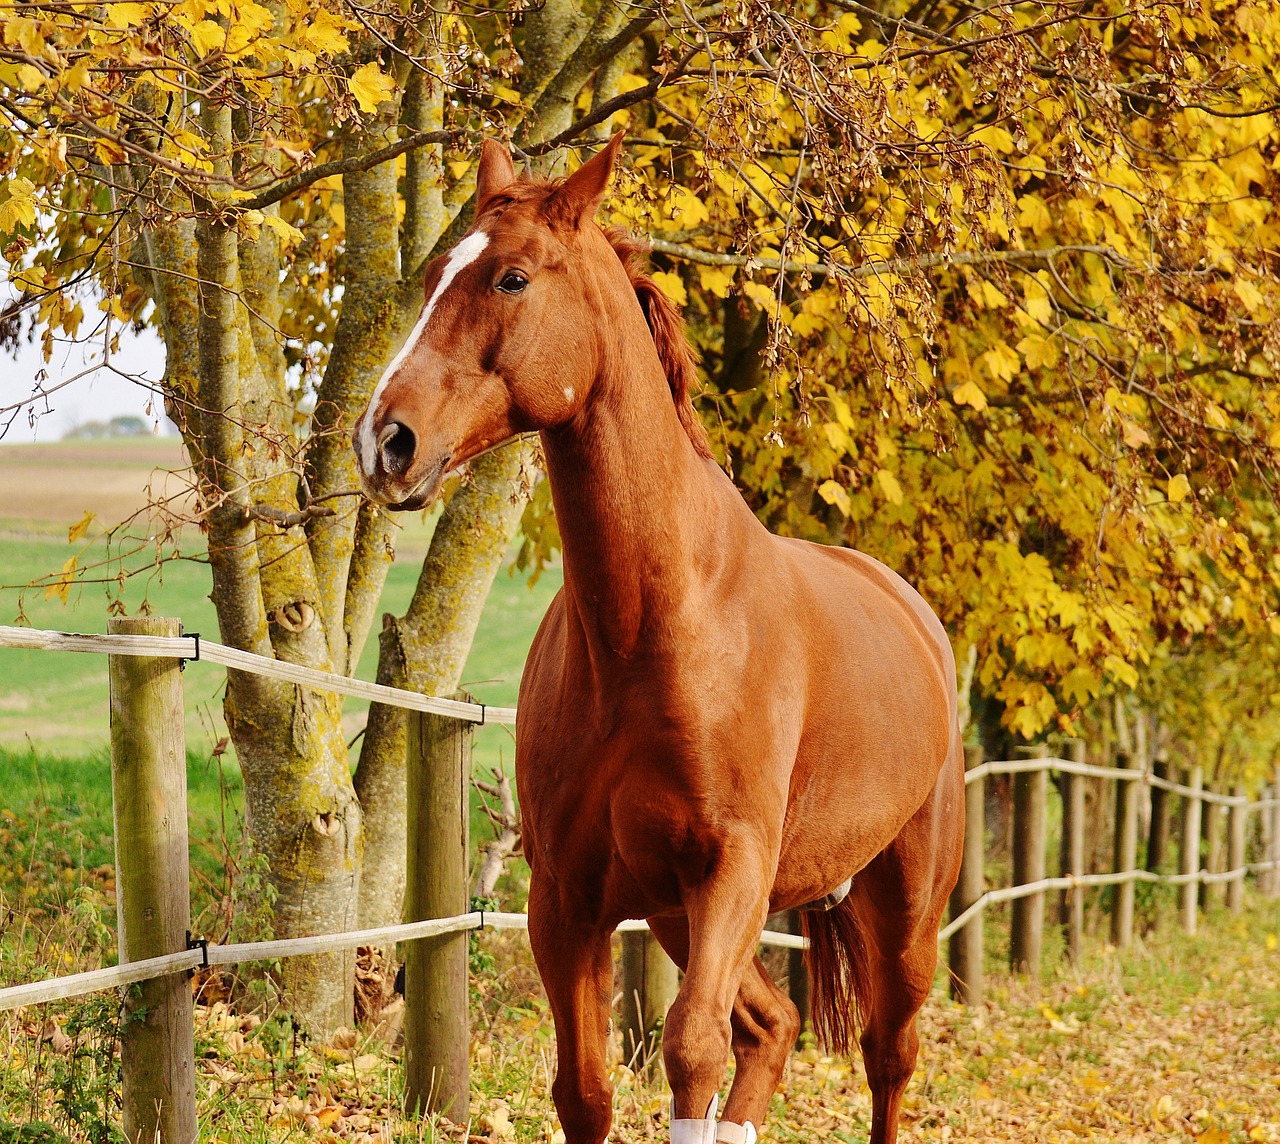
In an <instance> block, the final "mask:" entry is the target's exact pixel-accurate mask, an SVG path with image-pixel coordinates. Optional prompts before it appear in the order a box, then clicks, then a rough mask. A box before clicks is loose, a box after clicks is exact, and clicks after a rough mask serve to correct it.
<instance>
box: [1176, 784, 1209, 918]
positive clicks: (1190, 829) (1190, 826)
mask: <svg viewBox="0 0 1280 1144" xmlns="http://www.w3.org/2000/svg"><path fill="white" fill-rule="evenodd" d="M1187 786H1189V787H1190V788H1191V789H1192V791H1193V792H1194V793H1193V794H1192V795H1190V796H1188V797H1187V798H1185V799H1184V800H1183V804H1182V861H1181V872H1182V874H1183V875H1184V876H1186V875H1193V874H1196V873H1198V872H1199V870H1200V790H1201V788H1202V787H1203V786H1204V770H1203V768H1201V767H1198V766H1197V767H1192V768H1191V770H1190V771H1189V773H1188V774H1187ZM1199 904H1200V885H1199V882H1197V881H1192V880H1190V879H1188V881H1186V882H1184V883H1183V884H1182V929H1183V932H1184V933H1188V934H1194V933H1195V932H1196V910H1197V908H1198V907H1199Z"/></svg>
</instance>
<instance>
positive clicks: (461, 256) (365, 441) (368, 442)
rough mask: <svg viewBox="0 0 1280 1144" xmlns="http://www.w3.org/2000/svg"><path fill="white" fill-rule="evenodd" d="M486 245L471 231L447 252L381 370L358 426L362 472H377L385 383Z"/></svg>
mask: <svg viewBox="0 0 1280 1144" xmlns="http://www.w3.org/2000/svg"><path fill="white" fill-rule="evenodd" d="M488 245H489V236H488V235H487V234H485V233H484V231H482V230H477V231H474V232H473V233H471V234H469V235H467V237H466V238H464V239H463V240H462V241H461V242H460V243H458V245H457V246H455V247H454V248H453V249H452V250H451V251H449V257H448V259H447V261H446V262H445V264H444V272H443V273H442V274H441V275H440V281H439V282H437V283H436V288H435V289H434V290H433V291H432V292H431V297H430V298H428V299H427V304H426V305H425V306H423V307H422V314H421V315H420V316H419V318H418V322H417V324H416V325H415V326H414V327H413V329H412V331H410V333H409V336H408V337H407V338H405V340H404V345H403V346H401V347H400V352H399V353H398V354H396V356H395V357H394V358H392V359H391V364H390V365H389V366H387V368H386V369H385V370H384V371H383V374H382V377H381V378H380V379H379V381H378V384H377V385H376V386H374V390H373V396H372V397H371V398H369V406H368V408H367V409H366V410H365V413H364V424H362V425H361V426H360V444H361V445H362V446H363V449H362V450H361V452H360V459H361V461H363V462H364V466H365V471H366V473H367V474H368V475H369V476H372V475H373V474H374V472H375V471H376V469H377V448H378V442H377V439H376V438H375V436H374V433H373V421H374V417H373V413H374V410H375V409H376V408H377V405H378V402H379V401H380V400H381V399H382V394H383V392H384V391H385V390H386V388H387V384H388V382H390V381H391V379H392V378H393V377H395V375H396V371H397V370H398V369H399V368H400V366H401V365H402V364H403V363H404V360H405V358H407V357H408V356H409V355H410V354H411V353H413V350H414V347H415V346H416V345H417V344H418V342H419V341H420V340H421V338H422V335H423V334H424V333H426V331H427V323H428V322H429V321H431V315H432V314H433V313H434V312H435V308H436V303H437V302H439V301H440V296H441V295H442V294H443V293H444V292H445V291H446V290H447V289H448V288H449V285H450V284H451V283H452V282H453V280H454V279H455V278H456V277H457V276H458V274H459V272H460V271H462V270H465V269H466V268H467V267H468V266H470V265H471V263H473V262H474V261H475V260H476V259H477V258H479V257H480V254H481V252H482V251H483V250H484V248H485V247H486V246H488Z"/></svg>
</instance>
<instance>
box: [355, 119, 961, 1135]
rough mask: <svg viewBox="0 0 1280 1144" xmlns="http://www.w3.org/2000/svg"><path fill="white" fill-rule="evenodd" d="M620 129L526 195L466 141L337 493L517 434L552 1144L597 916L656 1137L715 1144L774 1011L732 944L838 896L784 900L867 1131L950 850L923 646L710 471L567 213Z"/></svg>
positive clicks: (880, 586)
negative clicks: (644, 941)
mask: <svg viewBox="0 0 1280 1144" xmlns="http://www.w3.org/2000/svg"><path fill="white" fill-rule="evenodd" d="M619 142H620V137H618V136H615V137H614V139H613V140H612V141H611V142H610V143H609V145H608V146H606V147H605V148H604V149H603V150H602V151H601V152H600V153H598V154H597V155H596V156H594V157H593V158H592V159H590V160H589V161H588V162H587V163H585V164H584V165H583V166H582V167H581V168H580V169H579V170H578V171H577V172H576V173H575V174H573V175H571V176H570V177H569V178H568V179H565V180H563V181H546V180H541V179H532V178H524V179H521V178H517V176H516V173H515V170H514V168H513V166H512V162H511V158H510V156H509V155H508V153H507V151H506V150H505V148H503V147H502V146H500V145H498V144H497V143H494V142H491V141H486V143H485V144H484V147H483V151H482V153H481V158H480V166H479V170H478V176H477V184H476V218H475V223H474V225H473V226H472V228H471V230H470V231H469V232H468V233H467V235H466V236H465V237H464V238H463V239H462V240H461V241H460V242H459V243H458V244H457V245H456V246H455V247H454V248H453V249H452V250H451V251H450V252H449V253H448V254H447V255H445V256H443V257H441V258H439V259H436V260H435V261H434V262H433V263H432V264H431V265H430V266H429V267H428V269H427V272H426V281H425V300H424V304H423V308H422V312H421V315H420V317H419V319H418V322H417V325H416V326H415V327H414V329H413V332H412V334H411V335H410V337H409V340H408V341H407V342H406V344H405V346H404V348H403V349H402V350H401V351H400V353H399V355H398V356H397V357H396V358H395V360H394V361H393V362H392V363H391V365H390V366H389V367H388V368H387V370H386V372H385V374H384V375H383V377H382V379H381V381H380V382H379V383H378V386H377V388H376V390H375V392H374V395H373V398H372V400H371V401H370V404H369V407H368V408H367V409H366V410H365V411H364V413H363V414H362V415H361V417H360V418H359V420H358V422H357V425H356V429H355V434H354V443H355V449H356V453H357V456H358V461H359V467H360V473H361V479H362V482H363V484H364V487H365V491H366V492H367V494H368V495H369V496H370V497H371V498H372V499H373V500H375V501H378V502H380V503H382V504H385V505H387V506H389V507H391V508H402V509H411V508H419V507H421V506H423V505H425V504H427V503H429V502H430V501H431V500H432V499H433V498H434V497H435V496H436V495H437V493H438V492H439V489H440V485H441V482H442V480H443V479H444V476H445V475H446V474H447V473H449V472H450V471H452V470H454V469H456V468H458V467H459V466H460V465H463V464H465V463H466V462H467V461H468V460H470V459H472V458H473V457H475V456H477V455H479V454H480V453H482V452H484V451H485V450H487V449H490V448H492V447H494V446H496V445H498V444H500V443H501V442H503V441H505V440H507V439H508V438H510V437H512V436H514V435H516V434H519V433H526V432H538V433H539V434H540V435H541V440H542V446H543V451H544V453H545V456H546V461H547V472H548V475H549V478H550V481H551V492H552V497H553V500H554V502H555V508H556V518H557V522H558V524H559V529H560V535H561V538H562V541H563V559H564V587H563V589H562V590H561V592H560V593H559V595H557V597H556V598H555V600H554V601H553V602H552V604H551V607H550V608H549V609H548V611H547V614H546V617H545V618H544V620H543V622H542V626H541V627H540V629H539V631H538V634H537V637H536V638H535V640H534V643H533V647H532V649H531V650H530V652H529V659H528V663H527V664H526V667H525V672H524V677H523V680H522V682H521V687H520V701H519V702H520V705H519V721H518V723H517V729H516V776H517V782H518V789H519V793H520V800H521V810H522V817H523V826H524V845H525V853H526V856H527V858H528V861H529V866H530V871H531V878H530V887H529V937H530V940H531V942H532V945H533V952H534V955H535V957H536V959H537V963H538V967H539V970H540V972H541V974H542V978H543V982H544V984H545V986H546V990H547V996H548V998H549V1000H550V1004H551V1009H552V1014H553V1016H554V1019H555V1027H556V1040H557V1053H558V1069H557V1075H556V1079H555V1083H554V1086H553V1093H554V1097H555V1103H556V1108H557V1110H558V1112H559V1115H560V1121H561V1124H562V1126H563V1128H564V1133H565V1139H566V1142H567V1144H600V1142H601V1141H602V1140H604V1138H605V1136H606V1134H607V1132H608V1130H609V1125H610V1122H611V1115H612V1114H611V1098H612V1087H611V1085H610V1083H609V1080H608V1076H607V1073H606V1063H605V1050H606V1042H607V1037H608V1029H609V1015H610V1000H611V996H612V992H613V962H612V957H611V953H610V935H611V934H612V933H613V931H614V928H615V927H616V926H617V925H618V923H619V922H621V921H622V920H623V919H626V918H646V919H648V921H649V925H650V927H651V928H652V930H653V932H654V934H655V935H656V936H657V939H658V940H659V941H660V942H661V943H662V945H663V947H664V948H665V949H666V950H667V952H668V953H669V954H670V955H671V956H672V958H674V960H675V961H676V962H677V963H678V964H679V965H680V966H681V968H682V969H683V970H684V980H683V983H682V985H681V988H680V992H679V996H678V997H677V999H676V1001H675V1003H674V1004H673V1005H672V1007H671V1011H670V1013H669V1014H668V1016H667V1020H666V1024H665V1027H664V1030H663V1037H662V1051H663V1057H664V1060H665V1064H666V1070H667V1077H668V1080H669V1082H670V1085H671V1089H672V1093H673V1098H674V1099H673V1113H672V1116H673V1119H672V1122H671V1139H672V1141H673V1142H675V1144H708V1142H712V1141H728V1142H732V1144H737V1142H740V1141H751V1140H754V1139H755V1136H756V1130H755V1127H754V1126H755V1125H758V1124H760V1123H761V1122H762V1121H763V1119H764V1116H765V1111H766V1109H767V1107H768V1103H769V1099H770V1097H771V1096H772V1094H773V1092H774V1090H775V1088H776V1087H777V1084H778V1081H779V1079H780V1077H781V1075H782V1070H783V1068H784V1066H785V1063H786V1058H787V1054H788V1052H789V1050H790V1047H791V1045H792V1044H793V1043H794V1042H795V1039H796V1036H797V1034H798V1032H799V1025H800V1019H799V1015H798V1013H797V1011H796V1009H795V1006H794V1005H793V1004H792V1003H791V1001H790V1000H789V999H788V998H787V997H786V995H785V994H783V993H782V992H781V991H780V990H779V989H778V987H777V986H776V985H775V984H774V982H773V981H772V980H771V979H770V977H769V975H768V973H767V972H766V971H765V969H764V966H763V965H762V964H761V962H760V959H759V958H758V957H757V955H756V954H757V947H758V942H759V937H760V933H761V930H762V928H763V926H764V923H765V918H766V916H767V915H768V914H769V913H771V912H774V911H777V910H785V909H790V908H794V907H802V906H804V905H806V904H808V903H814V902H818V901H820V900H822V899H824V897H827V896H828V895H832V894H833V893H835V892H836V891H837V890H838V888H840V887H842V886H844V884H845V883H850V885H849V887H848V892H847V894H846V895H845V896H844V897H843V898H842V899H841V900H840V901H839V903H838V904H837V905H835V906H834V907H833V908H831V909H829V910H826V911H824V912H810V913H806V914H805V919H806V922H805V928H806V932H807V935H808V937H809V942H810V948H809V952H808V957H809V965H810V973H811V975H812V980H813V995H814V1002H813V1009H814V1023H815V1028H816V1031H817V1033H818V1034H819V1036H820V1037H822V1038H823V1039H824V1040H826V1042H827V1043H828V1044H829V1045H830V1046H831V1047H832V1048H834V1049H836V1050H838V1051H844V1052H847V1051H849V1049H850V1047H851V1044H852V1042H853V1040H854V1039H857V1040H858V1041H859V1042H860V1044H861V1048H862V1052H863V1056H864V1060H865V1063H866V1071H867V1080H868V1083H869V1085H870V1088H871V1094H872V1128H871V1141H872V1142H873V1144H887V1142H889V1141H893V1140H894V1139H896V1136H897V1121H898V1111H899V1106H900V1104H901V1100H902V1094H903V1091H904V1089H905V1088H906V1085H907V1082H908V1080H909V1079H910V1077H911V1074H912V1071H913V1070H914V1068H915V1063H916V1056H917V1050H918V1043H919V1042H918V1038H917V1034H916V1015H917V1012H918V1010H919V1008H920V1006H921V1004H922V1003H923V1001H924V999H925V997H926V995H927V994H928V991H929V988H930V985H931V982H932V979H933V974H934V969H935V966H936V963H937V932H938V923H939V920H940V918H941V915H942V911H943V909H944V907H945V904H946V901H947V895H948V894H949V892H950V890H951V888H952V886H953V884H954V883H955V880H956V876H957V872H958V870H959V863H960V851H961V840H962V834H963V814H964V809H963V808H964V796H963V785H964V773H963V770H964V767H963V759H962V754H961V746H960V737H959V728H958V722H957V716H956V682H955V665H954V661H953V658H952V653H951V648H950V645H949V643H948V641H947V637H946V633H945V632H944V630H943V628H942V625H941V624H940V623H939V622H938V620H937V618H936V617H935V616H934V615H933V613H932V612H931V611H930V610H929V608H928V606H927V605H926V604H925V603H924V601H923V600H922V599H921V598H920V597H919V596H918V595H917V594H916V592H915V591H914V590H913V589H912V588H910V587H909V586H908V585H907V584H906V583H905V582H904V581H903V580H902V579H901V578H900V577H898V576H897V575H896V574H895V573H894V572H892V571H890V570H889V569H888V568H886V567H885V566H884V565H882V564H880V563H878V562H877V561H875V560H873V559H871V558H870V557H869V556H864V555H862V554H861V553H858V552H854V551H851V550H849V549H844V548H833V547H823V546H820V545H815V544H809V543H805V542H802V541H797V540H789V539H783V538H780V537H777V536H773V535H771V534H770V533H769V532H768V531H767V530H766V529H765V528H764V527H763V526H762V525H761V524H760V522H759V521H758V520H757V519H756V518H755V516H754V515H753V514H752V513H751V511H750V510H749V509H748V507H747V505H746V504H745V503H744V501H743V500H742V497H741V496H740V495H739V494H738V492H737V490H736V489H735V488H734V486H733V484H732V483H731V482H730V480H729V479H728V477H726V475H725V474H724V473H723V472H722V471H721V470H720V468H719V467H717V465H716V464H715V462H714V461H713V460H712V458H711V455H710V451H709V449H708V447H707V442H706V438H705V436H704V433H703V430H702V427H701V425H700V424H699V422H698V420H697V417H696V416H695V414H694V411H693V408H692V406H691V404H690V401H689V391H690V386H691V384H692V382H693V378H694V372H693V365H692V361H691V359H690V353H689V348H688V344H687V342H686V341H685V337H684V328H683V323H682V321H681V318H680V315H679V312H678V311H677V310H676V308H675V306H674V305H673V304H672V303H671V301H670V300H669V299H668V298H666V297H665V296H664V295H663V294H662V292H661V291H660V290H659V289H658V288H657V287H656V286H655V284H654V283H653V282H652V281H651V280H650V279H649V278H647V277H646V276H645V275H644V274H643V273H642V272H641V271H640V269H639V267H638V265H637V259H636V251H637V247H636V245H635V244H633V243H631V242H630V241H628V240H627V239H625V238H624V237H623V236H622V235H621V234H619V233H617V232H606V231H604V230H602V229H601V228H600V227H598V226H597V225H596V223H595V222H594V215H595V212H596V209H597V207H598V206H599V204H600V202H601V200H602V199H603V197H604V193H605V190H606V187H607V185H608V181H609V177H610V175H611V173H612V169H613V163H614V159H615V156H616V154H617V150H618V146H619ZM850 880H851V882H850ZM836 896H838V894H837V895H836ZM730 1050H732V1052H733V1054H734V1057H735V1060H736V1065H737V1068H736V1072H735V1075H734V1080H733V1084H732V1087H731V1088H730V1090H729V1094H728V1098H727V1101H726V1103H725V1107H724V1117H723V1119H722V1120H721V1121H719V1123H717V1121H716V1116H715V1113H716V1108H717V1097H716V1094H717V1091H718V1089H719V1087H720V1084H721V1082H722V1080H723V1078H724V1071H725V1065H726V1063H727V1060H728V1054H729V1052H730Z"/></svg>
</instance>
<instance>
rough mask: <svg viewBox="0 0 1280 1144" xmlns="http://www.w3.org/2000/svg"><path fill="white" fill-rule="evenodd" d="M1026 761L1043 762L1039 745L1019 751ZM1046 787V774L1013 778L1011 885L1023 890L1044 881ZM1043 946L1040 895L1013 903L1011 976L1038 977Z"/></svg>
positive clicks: (1044, 755) (1043, 750) (1042, 748)
mask: <svg viewBox="0 0 1280 1144" xmlns="http://www.w3.org/2000/svg"><path fill="white" fill-rule="evenodd" d="M1018 754H1019V755H1021V756H1022V757H1023V758H1026V759H1043V758H1047V757H1048V754H1049V748H1048V747H1047V746H1046V745H1045V744H1043V743H1036V744H1034V745H1032V746H1029V747H1019V748H1018ZM1048 785H1049V775H1048V772H1047V771H1044V770H1040V771H1031V772H1028V773H1026V774H1016V775H1014V776H1013V884H1014V885H1015V886H1026V885H1029V884H1031V883H1032V882H1039V881H1041V880H1042V879H1043V878H1044V866H1045V862H1044V835H1045V803H1046V792H1047V790H1048ZM1043 945H1044V892H1043V891H1040V892H1039V893H1036V894H1029V895H1028V896H1027V897H1025V898H1015V899H1014V901H1013V924H1012V928H1011V930H1010V934H1009V965H1010V968H1012V969H1013V971H1014V972H1015V973H1028V974H1033V975H1036V976H1038V975H1039V973H1040V951H1041V949H1042V947H1043Z"/></svg>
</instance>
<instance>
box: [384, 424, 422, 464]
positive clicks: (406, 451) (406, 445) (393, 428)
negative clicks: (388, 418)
mask: <svg viewBox="0 0 1280 1144" xmlns="http://www.w3.org/2000/svg"><path fill="white" fill-rule="evenodd" d="M417 444H418V442H417V439H416V438H415V437H414V435H413V430H412V429H410V428H409V427H408V426H407V425H402V424H400V422H399V421H392V422H390V423H389V424H387V425H384V426H383V427H382V432H380V433H379V434H378V459H379V460H380V461H381V462H382V467H383V468H384V469H386V471H387V472H388V473H395V474H396V475H397V476H399V475H400V474H401V473H403V472H405V470H407V469H408V468H409V466H410V465H411V464H412V463H413V454H414V450H415V448H416V447H417Z"/></svg>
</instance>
